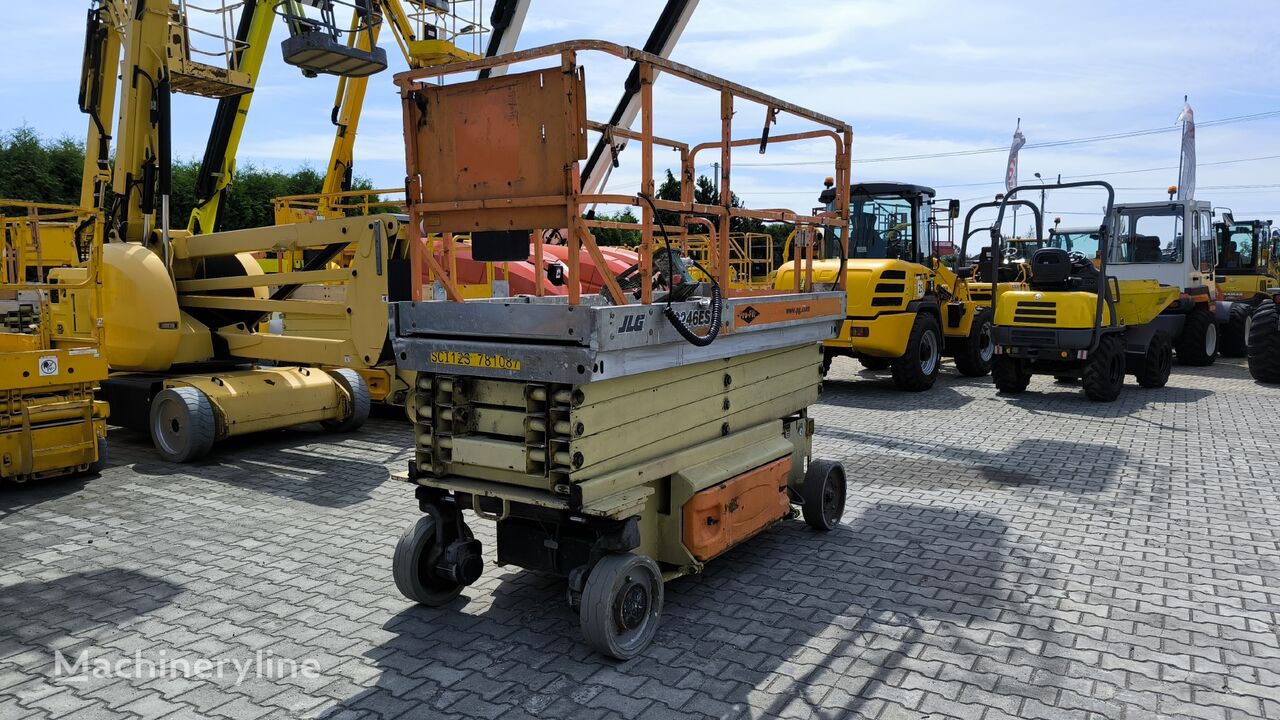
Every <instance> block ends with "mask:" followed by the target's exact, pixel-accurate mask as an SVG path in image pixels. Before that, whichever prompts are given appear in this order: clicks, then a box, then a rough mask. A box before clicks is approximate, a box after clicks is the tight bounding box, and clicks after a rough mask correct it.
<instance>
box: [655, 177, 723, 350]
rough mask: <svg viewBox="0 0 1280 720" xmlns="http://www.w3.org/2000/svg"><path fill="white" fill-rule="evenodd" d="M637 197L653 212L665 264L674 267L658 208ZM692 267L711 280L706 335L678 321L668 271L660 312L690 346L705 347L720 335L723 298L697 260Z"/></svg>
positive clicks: (669, 239)
mask: <svg viewBox="0 0 1280 720" xmlns="http://www.w3.org/2000/svg"><path fill="white" fill-rule="evenodd" d="M639 197H640V198H641V199H642V200H644V201H645V203H647V204H648V205H649V209H650V210H652V211H653V219H654V220H657V221H658V227H659V228H660V229H661V230H662V240H663V242H664V243H665V244H666V253H667V262H668V264H670V265H672V266H674V265H675V254H674V251H673V250H672V249H671V235H670V234H669V233H668V232H667V224H666V223H664V222H663V221H662V218H661V216H659V215H658V208H657V207H656V206H655V205H654V204H653V198H650V197H649V196H648V195H645V194H644V193H641V194H640V195H639ZM693 266H694V267H696V268H698V269H699V270H701V271H702V272H703V274H704V275H706V276H707V277H709V278H711V327H710V328H709V329H708V330H707V334H706V335H699V334H697V333H695V332H694V331H693V329H692V328H690V327H689V326H688V325H686V324H685V323H684V321H683V320H681V319H680V316H679V315H678V314H677V313H676V311H675V309H674V308H672V307H671V299H672V296H673V295H675V279H674V273H672V272H671V271H670V270H668V274H669V275H671V276H672V277H671V278H668V280H667V284H668V286H669V287H668V288H667V306H666V308H665V309H664V310H663V311H662V312H663V314H664V315H666V316H667V320H668V321H669V322H670V323H671V326H672V327H674V328H675V329H676V332H678V333H680V337H682V338H684V339H685V340H687V341H688V342H689V343H690V344H691V345H696V346H697V347H706V346H708V345H710V344H711V343H713V342H715V340H716V337H718V336H719V335H720V321H721V319H722V318H723V317H724V296H723V295H722V293H721V290H720V282H719V281H718V280H716V277H715V275H713V274H711V273H710V272H707V269H706V268H704V267H702V264H701V263H699V262H698V261H697V260H694V261H693Z"/></svg>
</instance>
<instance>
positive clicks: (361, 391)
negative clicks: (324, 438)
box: [320, 368, 372, 433]
mask: <svg viewBox="0 0 1280 720" xmlns="http://www.w3.org/2000/svg"><path fill="white" fill-rule="evenodd" d="M329 375H330V376H331V377H332V378H333V380H334V382H336V383H337V384H338V385H340V386H341V387H342V389H343V390H346V391H347V395H348V396H349V397H350V398H351V407H350V409H349V410H348V412H347V415H346V417H343V418H339V419H334V420H324V421H321V423H320V425H321V426H322V427H324V429H325V430H328V431H329V432H338V433H345V432H351V431H353V430H358V429H359V428H360V426H361V425H364V423H365V421H366V420H368V419H369V409H370V406H371V404H372V403H371V402H370V400H369V385H368V383H366V382H365V381H364V377H363V376H362V375H360V373H358V372H356V371H355V370H350V369H348V368H340V369H338V370H333V371H330V372H329Z"/></svg>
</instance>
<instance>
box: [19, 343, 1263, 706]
mask: <svg viewBox="0 0 1280 720" xmlns="http://www.w3.org/2000/svg"><path fill="white" fill-rule="evenodd" d="M815 416H816V418H817V422H818V437H817V440H816V451H817V452H816V454H817V455H818V456H820V457H829V458H836V459H839V460H841V461H843V462H844V464H845V467H846V468H847V470H848V472H849V475H850V478H851V480H852V481H853V489H852V493H851V496H850V498H849V504H848V508H847V512H846V516H845V524H844V525H843V526H842V527H841V528H840V529H838V530H837V531H835V532H833V533H831V534H828V535H820V534H817V533H814V532H812V531H810V530H808V529H807V527H806V526H805V525H804V524H803V523H800V522H789V523H784V524H782V525H781V526H779V527H777V528H775V529H773V530H771V531H770V532H768V533H766V534H764V535H762V536H759V537H757V538H755V539H753V540H752V541H751V542H749V543H747V544H745V545H743V546H741V547H739V548H736V549H734V550H732V551H730V552H729V553H728V554H727V555H726V556H725V557H723V558H720V559H719V560H717V561H716V562H713V563H712V564H711V565H710V566H709V567H708V572H707V573H706V574H704V575H702V576H698V577H691V578H685V579H681V580H679V581H676V582H673V583H671V584H670V585H669V586H668V588H667V601H666V608H665V614H664V622H663V626H662V629H661V630H660V632H659V635H658V638H657V641H656V642H655V643H654V644H653V646H652V647H651V648H650V649H649V650H648V651H647V652H646V653H644V655H643V656H642V657H640V658H637V659H635V660H632V661H630V662H626V663H615V662H611V661H606V660H603V659H601V658H600V657H597V656H595V655H593V654H592V653H591V652H590V651H589V650H587V648H586V647H585V646H584V645H583V644H582V643H581V642H580V639H579V634H578V628H577V618H576V616H575V615H573V614H572V612H571V611H570V610H569V609H568V607H567V606H566V604H565V602H564V595H563V586H562V584H561V583H560V582H559V581H557V580H554V579H551V578H546V577H542V576H539V575H535V574H532V573H523V572H519V571H513V570H506V569H502V568H496V567H493V566H489V567H488V568H487V569H486V572H485V575H484V577H483V578H482V579H481V581H480V582H479V583H477V584H476V585H475V586H473V587H472V588H469V589H468V590H467V591H466V592H464V594H463V597H462V598H460V599H459V601H458V602H457V604H456V605H455V606H453V607H449V608H445V609H428V608H422V607H415V606H412V605H411V604H409V603H408V602H407V601H405V600H404V599H402V598H401V597H400V596H399V595H398V594H397V593H396V591H395V588H394V586H393V584H392V582H391V577H390V570H389V561H390V556H391V552H392V547H393V544H394V542H395V539H396V538H397V536H398V535H399V533H400V530H401V529H402V528H403V527H404V526H405V525H406V524H407V523H409V522H411V521H412V520H413V519H414V518H415V517H416V516H417V510H416V506H415V503H414V501H413V497H412V491H411V489H410V488H409V487H408V486H406V485H404V484H401V483H399V482H397V481H394V480H392V479H390V475H389V470H391V469H399V468H401V467H402V466H403V465H404V462H405V460H406V459H407V458H408V443H409V432H408V429H407V427H406V426H405V425H404V423H403V422H402V421H400V420H399V419H398V418H397V417H396V416H395V415H389V416H387V417H384V418H378V419H374V420H372V421H371V422H370V423H369V425H368V426H366V428H365V429H364V430H362V431H361V432H358V433H355V434H352V435H349V436H342V437H335V436H329V435H325V434H322V433H321V432H319V431H314V432H311V431H303V430H299V431H290V432H282V433H276V434H272V435H270V436H264V437H256V438H250V439H239V440H235V441H233V442H229V443H227V444H225V445H223V446H220V447H219V448H218V449H217V452H216V454H215V455H214V456H213V457H212V458H210V459H209V460H207V461H205V462H202V463H197V464H195V465H191V466H174V465H168V464H165V463H163V462H160V461H158V460H157V459H156V457H155V456H154V455H153V454H152V452H151V450H150V448H149V446H148V444H147V443H146V442H145V440H144V439H143V438H141V437H138V436H133V435H129V434H127V433H124V432H119V433H114V434H113V436H112V453H113V457H112V461H111V465H110V467H109V468H108V469H107V470H106V471H105V472H104V473H103V474H102V476H101V477H98V478H94V479H91V480H83V479H78V480H66V481H59V482H50V483H43V484H33V485H28V486H23V487H19V488H16V489H15V488H5V489H0V717H2V718H6V719H7V718H26V717H31V718H54V717H75V718H115V717H140V718H169V719H174V718H184V717H192V718H195V717H204V718H260V717H295V716H308V717H320V718H357V717H364V718H391V717H415V718H419V717H432V718H434V717H440V718H449V717H487V718H497V717H503V718H520V717H541V718H561V717H574V718H596V717H618V716H622V717H646V718H648V717H655V718H660V717H673V718H691V717H694V718H696V717H703V716H708V717H746V716H757V717H759V716H770V717H772V716H778V717H824V718H833V717H867V718H881V719H887V718H899V717H904V718H918V717H925V716H927V717H930V718H940V717H962V718H982V719H983V720H995V719H997V718H1034V717H1043V718H1055V719H1057V718H1089V717H1093V718H1122V719H1123V720H1138V719H1141V718H1159V717H1192V718H1224V719H1225V718H1262V717H1271V718H1276V717H1280V689H1278V688H1280V616H1278V613H1280V589H1277V588H1278V587H1280V547H1278V546H1277V543H1278V542H1280V499H1277V487H1278V485H1280V451H1277V449H1276V447H1275V444H1274V443H1275V438H1276V437H1277V435H1276V432H1275V427H1276V426H1277V421H1278V419H1280V388H1274V387H1273V388H1268V387H1264V386H1260V385H1257V384H1255V383H1253V382H1252V381H1251V380H1250V379H1249V378H1248V374H1247V373H1246V372H1245V371H1244V369H1243V367H1242V366H1241V363H1240V362H1239V361H1227V360H1224V361H1220V362H1219V363H1218V364H1217V365H1215V366H1213V367H1210V368H1203V369H1186V368H1178V369H1176V372H1175V375H1174V376H1173V378H1172V380H1171V382H1170V385H1169V387H1168V388H1165V389H1163V390H1155V391H1148V390H1141V389H1139V388H1137V387H1135V386H1129V387H1126V390H1125V393H1124V394H1123V395H1122V397H1121V399H1120V400H1119V401H1118V402H1116V403H1114V404H1109V405H1099V404H1093V403H1090V402H1088V401H1086V400H1085V399H1084V398H1083V397H1082V395H1081V394H1080V393H1079V390H1078V388H1075V387H1070V386H1061V385H1055V384H1054V383H1053V382H1052V381H1051V380H1045V379H1039V378H1037V379H1036V380H1035V382H1034V383H1033V385H1032V392H1030V393H1028V394H1026V395H1024V396H1021V397H1017V398H1012V399H1010V398H1004V397H999V396H997V395H996V394H995V393H994V391H993V388H992V387H991V385H990V380H988V379H982V380H969V379H965V378H961V377H959V376H957V375H955V374H953V373H951V372H950V371H948V372H947V373H946V374H945V375H944V377H943V378H941V379H940V381H939V383H938V386H937V387H936V388H935V389H934V390H933V391H932V392H930V393H925V394H903V393H899V392H896V391H894V390H893V389H892V388H891V387H890V386H889V383H888V380H887V376H886V374H885V373H869V372H860V369H859V366H858V365H857V364H856V363H854V362H853V361H847V360H840V361H837V362H836V365H835V368H834V370H833V373H832V376H831V378H830V379H829V381H828V382H827V384H826V387H825V390H824V396H823V401H822V404H821V405H820V406H819V407H817V408H816V409H815ZM472 526H473V528H474V529H475V530H476V533H477V536H478V537H479V538H480V539H481V540H482V541H485V542H486V544H487V548H488V549H489V551H490V555H489V557H490V559H492V555H491V552H492V541H493V533H492V527H491V525H489V524H487V523H485V522H480V521H476V522H473V523H472ZM55 650H58V651H61V652H62V653H63V654H64V655H65V656H67V657H69V658H71V659H72V660H73V661H74V659H75V658H76V657H77V656H78V654H79V653H80V652H81V651H85V652H86V653H87V657H90V658H101V659H106V660H117V659H120V658H128V657H132V656H133V654H134V653H135V652H138V653H141V655H142V656H144V657H146V658H150V659H152V660H154V659H156V658H159V657H167V658H170V659H172V658H184V659H188V660H191V659H196V658H206V659H208V660H211V661H215V662H216V661H217V660H219V659H235V660H237V661H247V660H248V659H250V658H254V657H256V656H258V654H259V653H261V654H262V655H263V656H265V657H267V658H268V659H271V658H274V659H277V660H280V659H288V660H291V661H302V660H304V659H309V660H312V661H314V662H315V663H316V665H317V667H318V672H317V673H316V674H315V676H314V677H305V676H302V675H296V676H294V677H283V678H278V679H273V678H256V677H252V676H251V677H249V678H248V679H247V680H246V681H244V682H241V683H237V682H236V677H235V675H234V673H232V674H231V676H230V677H227V676H223V677H220V678H214V677H210V678H191V679H168V678H147V677H142V678H137V679H132V678H129V679H122V678H96V677H89V678H88V679H87V680H85V681H83V682H72V681H71V680H70V679H68V678H54V677H53V670H54V666H53V659H52V658H53V655H52V653H53V652H54V651H55Z"/></svg>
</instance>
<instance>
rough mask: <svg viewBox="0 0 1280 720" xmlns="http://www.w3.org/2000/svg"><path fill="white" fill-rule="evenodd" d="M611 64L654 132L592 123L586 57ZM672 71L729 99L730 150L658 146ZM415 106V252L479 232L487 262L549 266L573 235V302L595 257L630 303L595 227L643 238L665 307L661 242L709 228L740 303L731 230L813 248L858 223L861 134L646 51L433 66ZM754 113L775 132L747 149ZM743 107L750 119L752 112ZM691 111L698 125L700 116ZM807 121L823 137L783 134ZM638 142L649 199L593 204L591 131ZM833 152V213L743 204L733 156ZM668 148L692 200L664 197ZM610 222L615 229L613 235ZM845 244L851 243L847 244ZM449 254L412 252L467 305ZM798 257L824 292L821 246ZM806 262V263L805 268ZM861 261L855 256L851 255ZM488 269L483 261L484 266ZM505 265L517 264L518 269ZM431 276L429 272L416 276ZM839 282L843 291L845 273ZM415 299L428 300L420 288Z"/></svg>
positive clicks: (648, 297)
mask: <svg viewBox="0 0 1280 720" xmlns="http://www.w3.org/2000/svg"><path fill="white" fill-rule="evenodd" d="M588 52H591V53H602V54H605V55H611V56H614V57H615V58H619V59H622V60H625V61H629V62H631V63H634V70H635V77H637V78H638V80H639V83H640V92H639V98H640V112H639V118H638V119H639V124H640V130H639V131H638V132H637V131H633V130H630V129H628V128H624V127H617V126H612V125H607V124H603V123H599V122H594V121H591V120H589V119H588V118H587V115H586V98H585V93H586V90H585V77H584V74H583V71H582V68H581V67H580V65H579V55H580V54H583V53H588ZM544 58H550V59H556V60H558V61H559V62H558V63H557V64H555V65H553V66H552V67H545V68H542V69H539V70H533V71H530V72H520V73H512V74H507V75H502V76H500V77H490V78H485V79H481V80H468V81H464V82H458V83H453V84H445V83H444V80H445V78H447V77H449V76H454V75H458V74H460V73H474V72H476V71H479V70H486V69H494V68H501V67H507V66H512V65H517V64H521V63H528V62H530V61H536V60H539V59H544ZM659 73H662V74H664V75H666V76H669V77H672V78H676V79H679V80H683V81H685V82H687V83H690V84H692V85H695V86H698V87H701V88H702V89H704V90H707V91H710V92H712V93H715V94H717V95H718V96H719V101H720V102H719V107H720V111H719V117H718V118H716V120H717V122H716V125H717V126H718V128H719V132H718V139H716V140H713V141H710V142H703V143H700V144H691V143H688V142H684V141H680V140H674V139H668V138H663V137H659V136H657V135H655V133H654V124H655V111H654V93H653V82H654V79H655V78H656V77H657V76H658V74H659ZM396 83H397V85H398V86H399V88H400V93H401V97H402V100H403V104H404V129H405V153H406V167H407V184H406V190H407V204H408V207H407V208H406V210H407V211H408V213H409V216H410V217H409V232H410V235H411V238H412V239H413V240H420V239H421V238H423V237H425V236H426V235H428V234H432V233H440V234H442V235H445V234H450V233H458V232H466V231H469V232H471V233H472V236H473V251H475V252H477V254H485V253H480V248H482V247H495V248H506V249H507V250H509V251H511V252H515V250H514V248H515V247H517V246H519V245H520V243H522V242H525V241H526V240H525V239H526V238H527V242H530V243H532V246H533V252H532V254H533V256H534V260H535V264H536V265H539V266H540V265H541V262H542V258H543V242H544V234H545V232H546V231H552V230H559V231H561V232H563V233H564V238H565V240H566V241H567V245H568V253H567V259H568V263H567V264H568V282H567V287H568V302H569V303H570V304H574V305H576V304H578V303H579V302H580V300H581V298H580V294H581V293H580V290H579V288H580V277H581V268H580V267H579V265H580V262H581V261H580V254H581V253H582V252H583V251H585V253H586V256H587V257H588V259H589V261H590V262H591V263H592V264H593V265H595V267H596V269H597V270H599V271H601V272H602V273H604V274H605V275H606V277H605V285H606V286H607V291H608V294H609V295H610V296H611V297H613V298H615V299H619V298H624V297H625V296H624V294H623V293H622V290H621V289H620V287H619V285H618V283H617V281H616V279H615V278H614V277H613V276H612V273H609V272H608V271H607V267H608V265H607V263H606V261H605V258H604V256H603V255H602V253H601V251H600V248H599V246H598V245H597V243H596V240H595V237H594V235H593V234H592V232H591V228H592V227H618V228H623V229H629V230H638V231H639V232H640V234H641V242H640V245H639V248H638V251H639V255H640V257H639V263H638V265H639V270H640V272H639V273H638V275H639V281H640V282H639V296H640V301H641V302H642V303H644V304H649V303H651V302H652V300H653V291H654V288H653V275H654V272H653V270H654V264H653V263H654V257H653V256H654V253H653V248H654V245H655V242H657V241H658V238H659V236H660V235H661V236H662V237H663V242H664V244H665V243H666V242H670V244H671V245H672V246H673V247H674V246H675V244H677V243H683V242H684V241H685V240H686V237H685V236H686V231H685V230H684V227H685V226H686V225H689V224H697V225H702V226H703V227H705V228H706V230H707V233H706V234H707V237H708V241H707V242H708V243H709V245H708V248H709V249H711V248H714V252H708V253H707V256H708V258H709V260H710V266H709V267H708V268H707V273H708V274H709V275H710V276H711V277H712V279H714V280H715V281H716V282H717V283H718V285H719V286H720V287H721V288H723V294H724V296H725V297H733V296H734V295H735V288H734V287H733V284H732V283H730V268H731V265H732V263H731V262H730V258H731V257H732V256H733V254H734V253H733V251H732V248H731V232H730V227H731V223H732V222H733V221H734V220H735V219H737V218H750V219H755V220H759V221H762V222H769V223H790V224H792V225H794V226H796V227H797V228H798V229H799V230H800V232H801V233H802V235H803V236H805V237H813V236H814V235H816V234H817V231H818V230H820V229H823V228H830V229H832V230H834V229H836V228H844V227H847V225H848V218H849V187H850V182H849V180H850V146H851V144H852V142H853V130H852V128H850V126H849V125H848V124H846V123H844V122H841V121H839V120H836V119H834V118H831V117H828V116H826V115H823V114H821V113H817V112H814V111H811V110H807V109H805V108H802V107H799V106H797V105H793V104H791V103H788V102H785V101H783V100H780V99H777V98H774V97H772V96H769V95H766V94H764V93H760V92H757V91H755V90H752V89H750V88H747V87H745V86H742V85H738V84H736V83H733V82H730V81H727V80H723V79H721V78H717V77H714V76H712V75H709V74H706V73H703V72H701V71H699V70H696V69H694V68H691V67H688V66H686V65H682V64H679V63H675V62H672V61H670V60H666V59H664V58H661V57H658V56H656V55H652V54H649V53H645V52H642V51H639V50H636V49H634V48H628V47H623V46H621V45H616V44H613V43H608V42H603V41H597V40H578V41H572V42H566V43H560V44H556V45H549V46H545V47H540V48H534V49H531V50H525V51H521V52H517V53H511V54H506V55H501V56H498V57H494V58H486V59H482V60H474V61H469V62H460V63H453V64H449V65H441V66H436V67H429V68H421V69H416V70H411V71H408V72H405V73H401V74H399V75H397V76H396ZM747 104H753V105H756V106H757V107H759V108H760V109H762V110H763V112H764V117H765V124H764V128H763V130H762V131H761V132H760V133H759V134H757V135H753V136H749V137H744V138H734V136H733V131H734V118H735V115H736V114H737V113H739V112H740V110H741V109H745V106H746V105H747ZM740 105H742V106H744V107H742V108H740V107H739V106H740ZM678 112H681V113H684V114H685V115H686V118H685V120H686V121H688V120H689V118H688V117H687V115H688V112H689V111H688V106H687V105H684V104H682V107H681V108H680V110H679V111H678ZM784 116H785V117H786V118H787V119H788V120H789V121H793V122H794V121H801V122H803V123H806V124H808V125H809V126H811V127H812V128H813V129H810V130H804V131H799V132H788V133H782V134H775V135H771V134H770V129H771V127H772V126H773V125H775V124H776V123H777V122H778V121H779V119H780V118H782V117H784ZM592 132H594V133H604V134H606V135H607V136H610V137H614V138H625V139H627V140H631V141H634V143H636V144H638V145H639V149H638V153H639V156H640V181H639V187H638V188H637V189H636V191H635V192H632V193H624V192H613V193H583V192H581V180H580V176H579V172H580V170H579V162H580V161H581V160H584V159H585V158H586V150H587V136H588V134H589V133H592ZM813 140H825V141H830V142H831V143H832V145H833V148H834V152H833V155H832V163H833V166H834V168H835V187H836V188H837V193H836V195H837V196H836V200H835V202H834V204H833V209H832V210H830V211H827V212H820V213H813V212H811V211H797V210H790V209H767V210H751V209H747V208H741V207H734V206H733V202H732V199H733V192H732V187H733V184H732V167H733V157H732V155H733V154H732V150H733V148H738V147H748V146H758V147H759V148H760V150H761V151H762V152H763V151H765V150H767V149H768V148H769V147H771V146H773V145H777V144H786V143H797V142H802V141H813ZM658 148H665V149H668V150H674V151H676V152H677V153H678V154H679V157H680V161H681V177H682V179H683V182H682V183H681V198H680V199H679V200H663V199H659V198H657V197H655V182H654V160H655V153H656V151H657V149H658ZM707 150H715V151H717V152H718V153H719V157H718V159H719V163H720V177H719V192H720V198H719V203H718V204H714V205H712V204H703V203H698V202H695V201H694V196H693V193H694V182H693V177H694V172H693V170H694V167H695V161H696V158H697V156H698V155H699V154H700V153H702V152H704V151H707ZM595 205H609V206H631V207H635V208H639V210H640V220H639V221H638V222H636V223H622V222H614V221H598V220H588V219H584V218H583V213H584V211H585V210H586V209H587V208H589V207H593V206H595ZM660 211H665V212H668V213H674V214H675V215H676V216H677V217H678V218H679V223H678V224H677V226H676V227H670V226H668V227H666V228H665V231H664V229H663V228H662V227H661V225H660V222H659V219H658V217H657V216H658V213H659V212H660ZM606 222H607V223H608V224H607V225H606V224H605V223H606ZM839 235H840V237H841V242H842V243H847V237H845V236H846V233H843V232H840V233H839ZM443 246H444V247H443V249H444V251H445V256H444V257H443V258H437V257H435V255H434V253H429V252H423V245H422V243H421V242H411V243H410V249H411V252H412V254H413V262H414V266H415V268H421V267H422V266H423V265H424V264H425V265H426V266H428V267H429V268H430V271H431V274H432V275H433V276H434V277H436V278H438V279H439V280H440V282H441V284H442V285H443V286H444V288H445V291H446V294H447V296H448V298H449V299H450V300H454V301H461V300H463V299H464V297H463V293H462V292H461V290H460V289H459V288H458V286H457V284H456V283H455V282H454V277H453V276H451V274H450V269H451V266H452V263H453V258H452V243H448V242H446V243H443ZM804 247H805V252H804V253H797V254H796V257H795V259H794V262H795V264H796V266H795V269H796V272H795V273H794V275H795V287H794V290H795V291H797V292H799V291H802V290H808V289H810V288H812V261H813V247H814V243H806V244H805V245H804ZM801 255H804V257H803V258H802V257H801ZM844 255H846V256H847V248H846V251H845V253H844ZM482 259H483V258H482ZM503 259H513V257H504V258H503ZM415 274H416V275H417V276H421V271H420V270H417V269H415ZM838 277H839V278H840V281H841V283H843V280H844V273H843V272H841V273H840V274H839V275H838ZM414 290H415V293H414V300H420V299H421V288H420V287H417V286H416V285H415V288H414Z"/></svg>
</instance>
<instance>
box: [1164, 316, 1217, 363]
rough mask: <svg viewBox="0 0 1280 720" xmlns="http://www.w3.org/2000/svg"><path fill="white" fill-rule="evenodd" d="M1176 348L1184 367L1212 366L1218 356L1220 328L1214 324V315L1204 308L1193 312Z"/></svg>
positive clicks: (1188, 317)
mask: <svg viewBox="0 0 1280 720" xmlns="http://www.w3.org/2000/svg"><path fill="white" fill-rule="evenodd" d="M1174 348H1175V349H1176V350H1177V351H1178V362H1180V363H1182V364H1183V365H1192V366H1196V367H1207V366H1209V365H1212V364H1213V359H1214V358H1215V357H1217V355H1218V326H1217V325H1216V324H1214V322H1213V313H1211V312H1209V310H1208V309H1206V308H1202V307H1198V308H1196V309H1195V310H1192V311H1191V314H1190V315H1188V316H1187V319H1186V322H1185V323H1183V325H1182V332H1181V333H1180V334H1179V335H1178V339H1177V340H1176V341H1175V342H1174Z"/></svg>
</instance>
